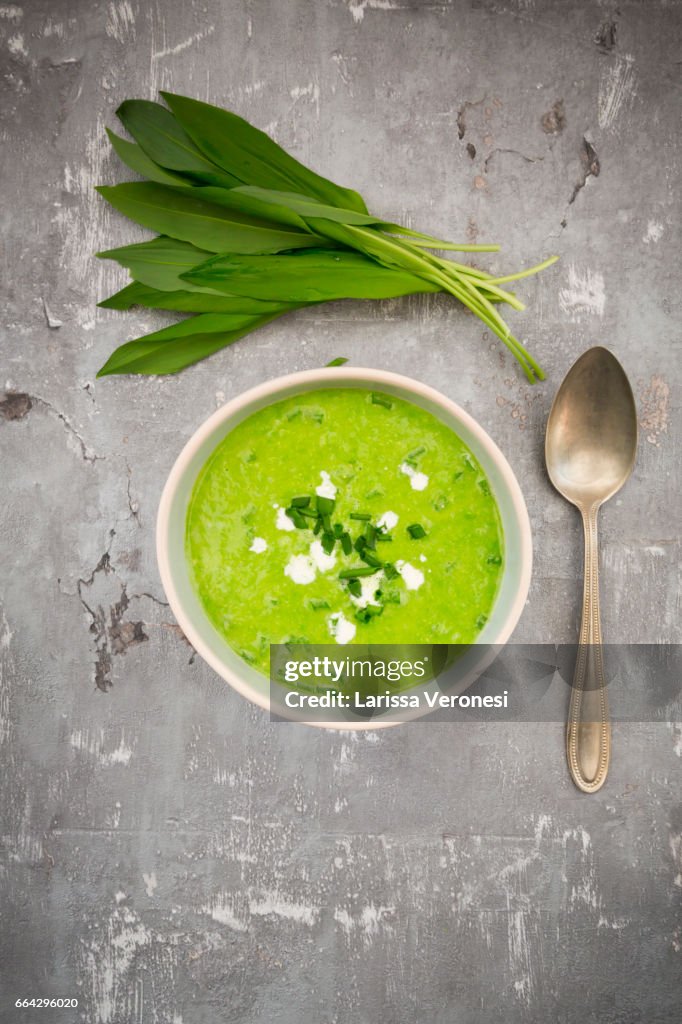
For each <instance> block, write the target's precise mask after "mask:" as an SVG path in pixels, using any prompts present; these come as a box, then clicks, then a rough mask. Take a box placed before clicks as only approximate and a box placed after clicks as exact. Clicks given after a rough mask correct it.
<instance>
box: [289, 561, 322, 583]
mask: <svg viewBox="0 0 682 1024" xmlns="http://www.w3.org/2000/svg"><path fill="white" fill-rule="evenodd" d="M284 575H285V576H288V577H289V579H290V580H291V581H292V583H312V582H313V580H314V579H315V563H314V562H313V560H312V558H310V557H309V555H292V556H291V558H290V559H289V561H288V562H287V564H286V566H285V567H284Z"/></svg>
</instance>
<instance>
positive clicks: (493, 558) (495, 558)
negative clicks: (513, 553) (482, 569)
mask: <svg viewBox="0 0 682 1024" xmlns="http://www.w3.org/2000/svg"><path fill="white" fill-rule="evenodd" d="M486 561H487V563H488V565H502V555H488V557H487V559H486Z"/></svg>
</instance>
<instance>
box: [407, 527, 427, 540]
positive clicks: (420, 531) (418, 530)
mask: <svg viewBox="0 0 682 1024" xmlns="http://www.w3.org/2000/svg"><path fill="white" fill-rule="evenodd" d="M407 532H408V533H409V535H410V537H411V538H412V540H421V538H422V537H425V536H426V530H425V529H424V527H423V526H422V525H421V523H412V524H411V525H410V526H408V527H407Z"/></svg>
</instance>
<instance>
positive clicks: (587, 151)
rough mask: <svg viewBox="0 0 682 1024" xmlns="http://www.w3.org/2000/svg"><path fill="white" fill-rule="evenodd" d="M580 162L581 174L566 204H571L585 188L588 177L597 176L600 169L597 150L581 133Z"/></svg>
mask: <svg viewBox="0 0 682 1024" xmlns="http://www.w3.org/2000/svg"><path fill="white" fill-rule="evenodd" d="M580 163H581V164H582V174H581V176H580V178H579V179H578V181H577V182H576V184H575V187H574V189H573V194H572V195H571V198H570V199H569V200H568V205H569V206H571V205H572V204H573V203H574V202H575V200H576V196H577V195H578V193H579V192H580V190H581V189H583V188H585V185H586V184H587V179H588V178H598V177H599V172H600V171H601V165H600V163H599V157H598V156H597V151H596V150H595V148H594V146H593V145H592V143H591V142H589V140H588V139H586V138H585V136H584V135H583V141H582V145H581V147H580Z"/></svg>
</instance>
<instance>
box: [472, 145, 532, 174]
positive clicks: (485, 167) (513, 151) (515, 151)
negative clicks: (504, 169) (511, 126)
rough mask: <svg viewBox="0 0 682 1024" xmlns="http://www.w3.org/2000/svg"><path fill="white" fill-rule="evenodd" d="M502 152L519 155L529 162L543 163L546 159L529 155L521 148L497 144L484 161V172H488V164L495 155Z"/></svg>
mask: <svg viewBox="0 0 682 1024" xmlns="http://www.w3.org/2000/svg"><path fill="white" fill-rule="evenodd" d="M500 153H511V154H512V155H513V156H519V157H521V159H522V160H524V161H525V162H526V163H527V164H537V163H542V161H543V160H544V159H545V158H544V156H528V155H527V154H526V153H522V152H521V150H519V149H504V148H502V147H501V146H497V147H496V148H495V149H493V150H492V151H491V152H490V153H488V155H487V157H486V158H485V160H484V161H483V171H484V173H487V171H488V164H489V163H490V161H491V160H492V159H493V157H494V156H497V155H498V154H500Z"/></svg>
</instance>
